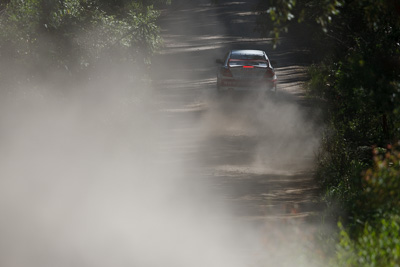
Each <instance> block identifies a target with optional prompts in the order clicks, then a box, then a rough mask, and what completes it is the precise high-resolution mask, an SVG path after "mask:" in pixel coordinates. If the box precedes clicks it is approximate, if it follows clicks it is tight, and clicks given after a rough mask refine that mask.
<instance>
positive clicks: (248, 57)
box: [230, 53, 265, 60]
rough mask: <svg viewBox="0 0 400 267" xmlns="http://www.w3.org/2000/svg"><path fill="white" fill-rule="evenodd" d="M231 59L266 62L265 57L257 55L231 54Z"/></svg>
mask: <svg viewBox="0 0 400 267" xmlns="http://www.w3.org/2000/svg"><path fill="white" fill-rule="evenodd" d="M230 58H231V59H244V60H265V57H264V55H260V54H259V55H256V54H234V53H232V54H231V57H230Z"/></svg>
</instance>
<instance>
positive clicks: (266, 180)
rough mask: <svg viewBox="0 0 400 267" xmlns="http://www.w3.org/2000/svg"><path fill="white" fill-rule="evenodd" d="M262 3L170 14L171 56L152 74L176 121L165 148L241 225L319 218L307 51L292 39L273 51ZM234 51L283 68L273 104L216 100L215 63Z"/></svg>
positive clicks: (189, 6)
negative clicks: (256, 8)
mask: <svg viewBox="0 0 400 267" xmlns="http://www.w3.org/2000/svg"><path fill="white" fill-rule="evenodd" d="M255 2H256V1H243V2H235V1H227V0H226V1H220V2H219V4H218V5H211V4H209V2H208V1H190V3H186V4H180V5H179V4H178V5H177V6H176V7H174V8H172V9H171V10H167V11H165V13H164V14H163V16H162V19H161V21H160V24H161V27H162V35H163V37H164V39H165V48H164V49H163V51H162V53H161V55H160V56H159V57H158V58H157V59H156V60H155V62H154V65H155V66H154V71H155V73H156V77H155V78H156V84H157V85H156V88H157V89H156V91H157V93H158V101H159V102H160V103H162V104H161V106H162V107H163V108H162V109H163V111H164V112H165V114H167V115H166V116H168V117H169V118H174V119H173V120H172V121H174V123H172V124H171V125H169V129H170V135H169V137H168V143H169V146H170V148H171V149H174V150H178V151H180V152H179V153H182V154H183V155H184V157H183V158H184V161H185V166H187V172H188V173H190V172H193V171H196V172H197V173H201V174H202V176H203V177H207V180H208V181H210V182H211V184H213V189H214V190H216V191H218V192H220V194H221V195H223V198H224V199H225V201H227V202H229V203H230V204H231V205H232V206H233V207H234V208H233V209H234V212H235V214H237V215H238V216H239V217H240V218H242V219H243V218H244V219H247V220H251V221H258V222H264V221H265V220H276V219H278V220H280V219H282V218H285V220H286V219H287V218H291V219H293V218H302V219H304V218H311V217H310V216H309V215H311V214H314V215H315V214H318V203H317V198H318V197H317V194H318V186H317V184H316V183H315V181H314V180H313V172H312V171H313V160H314V158H313V157H314V152H315V151H316V149H317V147H318V127H317V124H316V123H315V118H316V117H317V116H316V114H317V110H316V109H315V108H313V107H312V106H310V105H309V103H308V102H307V101H306V100H304V90H303V88H302V84H303V83H304V81H305V79H306V77H305V76H306V75H305V71H304V66H306V65H307V64H308V63H309V62H307V56H308V52H307V51H305V50H302V49H301V48H299V47H296V42H295V41H294V40H291V39H290V38H283V39H282V41H281V44H280V45H279V46H278V48H277V49H276V50H274V49H273V47H272V44H271V40H270V39H263V38H260V37H259V35H258V34H257V33H255V32H254V31H253V29H254V27H255V18H256V16H255V14H254V13H253V12H252V7H253V5H254V4H255ZM233 48H249V49H262V50H265V51H267V54H268V55H269V57H270V59H271V60H275V61H277V68H276V69H277V75H278V79H279V85H278V89H279V91H278V93H277V96H276V97H275V98H271V99H259V98H252V97H249V98H243V99H237V98H235V99H229V98H228V99H223V100H219V99H217V98H216V95H215V83H216V71H217V65H216V64H215V59H217V58H221V57H223V55H224V54H225V53H226V51H228V50H229V49H233Z"/></svg>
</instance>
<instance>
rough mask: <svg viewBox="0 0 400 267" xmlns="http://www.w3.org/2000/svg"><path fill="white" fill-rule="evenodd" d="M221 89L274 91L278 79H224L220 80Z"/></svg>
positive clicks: (219, 86) (219, 87)
mask: <svg viewBox="0 0 400 267" xmlns="http://www.w3.org/2000/svg"><path fill="white" fill-rule="evenodd" d="M218 89H219V90H220V91H260V90H262V91H264V90H266V91H274V90H275V89H276V80H272V79H271V80H266V79H264V80H234V79H222V80H219V81H218Z"/></svg>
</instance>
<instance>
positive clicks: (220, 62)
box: [215, 58, 224, 64]
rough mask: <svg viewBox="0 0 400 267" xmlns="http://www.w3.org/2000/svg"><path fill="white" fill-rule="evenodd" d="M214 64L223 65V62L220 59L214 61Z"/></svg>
mask: <svg viewBox="0 0 400 267" xmlns="http://www.w3.org/2000/svg"><path fill="white" fill-rule="evenodd" d="M215 63H217V64H224V62H223V61H222V59H219V58H218V59H217V60H215Z"/></svg>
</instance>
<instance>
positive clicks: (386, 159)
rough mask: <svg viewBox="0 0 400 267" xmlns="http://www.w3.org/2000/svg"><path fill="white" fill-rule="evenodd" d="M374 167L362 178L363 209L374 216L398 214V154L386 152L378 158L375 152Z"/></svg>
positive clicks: (399, 198)
mask: <svg viewBox="0 0 400 267" xmlns="http://www.w3.org/2000/svg"><path fill="white" fill-rule="evenodd" d="M375 154H376V155H375V157H374V167H373V168H372V169H369V170H368V171H367V172H366V174H365V176H364V184H365V185H364V194H365V202H364V203H363V205H364V208H365V209H368V210H369V212H370V213H373V214H374V216H376V215H378V216H379V217H381V214H386V213H393V214H400V194H399V192H400V152H398V151H388V152H387V153H386V154H385V155H384V156H379V155H378V154H377V152H376V151H375Z"/></svg>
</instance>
